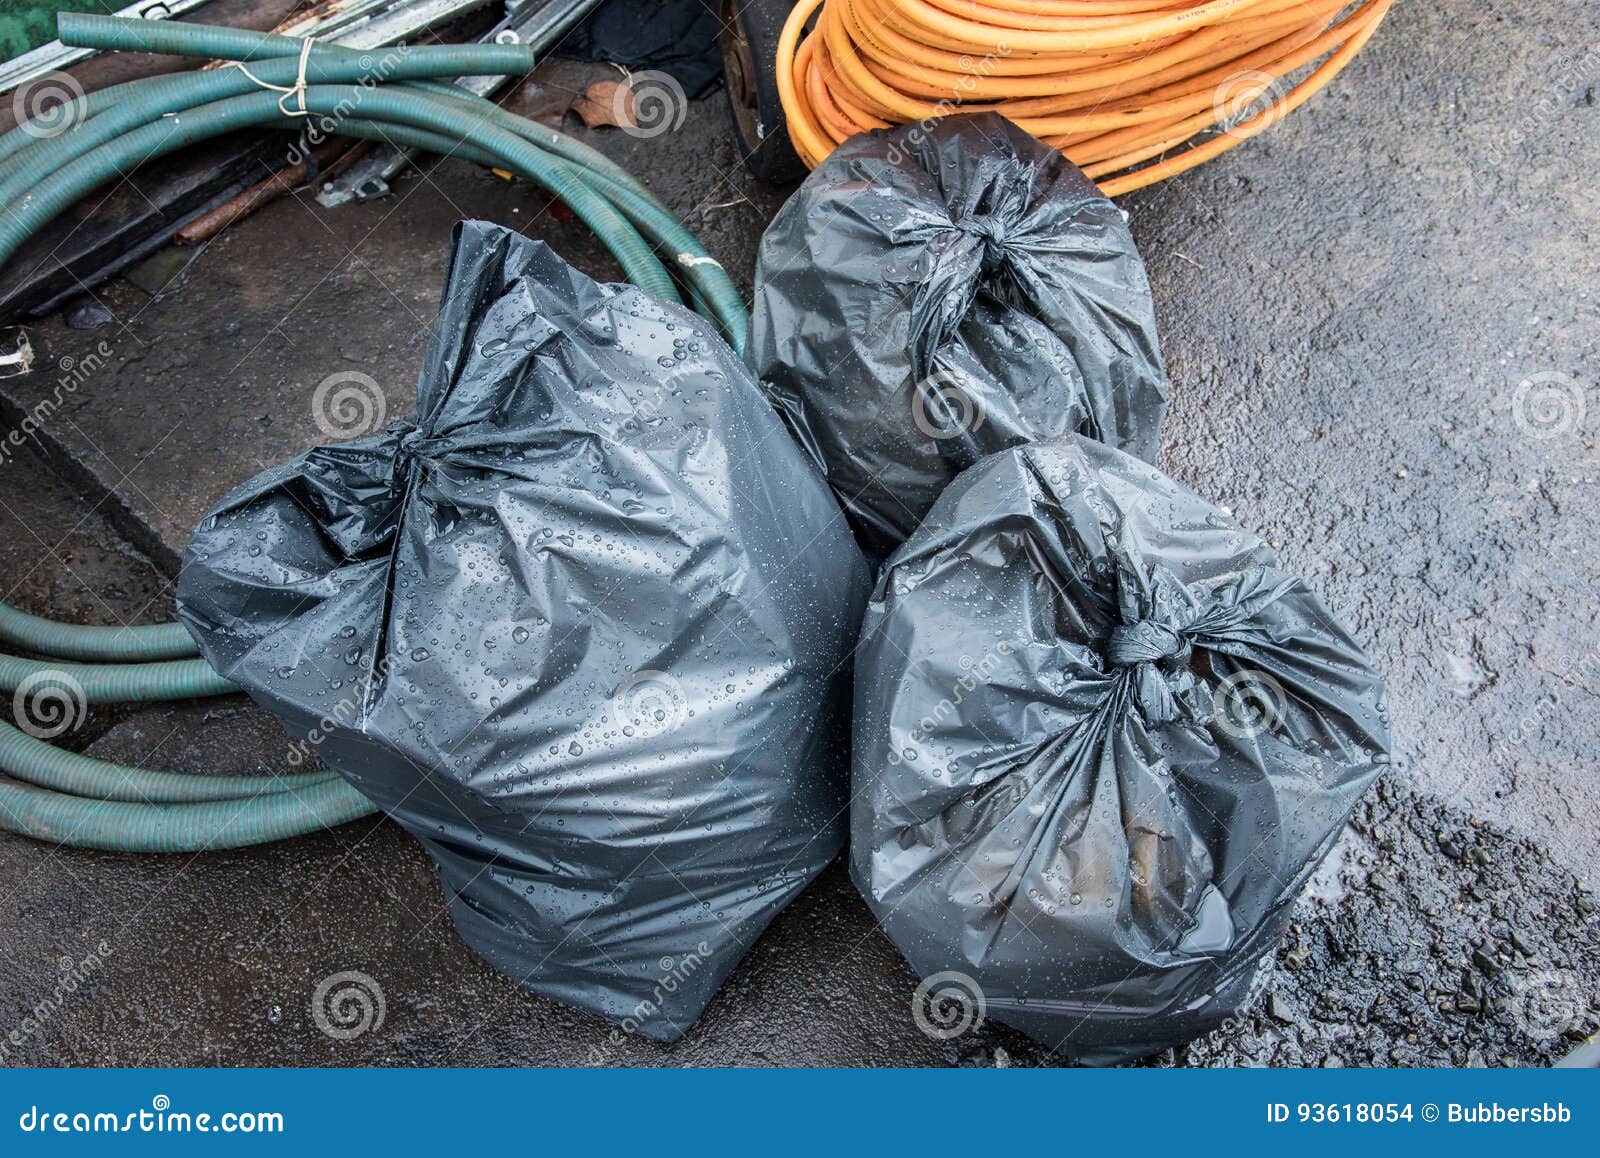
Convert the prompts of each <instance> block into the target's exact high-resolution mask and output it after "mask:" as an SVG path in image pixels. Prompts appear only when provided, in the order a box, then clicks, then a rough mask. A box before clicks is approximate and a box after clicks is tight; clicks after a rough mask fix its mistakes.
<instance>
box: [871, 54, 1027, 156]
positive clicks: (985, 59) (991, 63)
mask: <svg viewBox="0 0 1600 1158" xmlns="http://www.w3.org/2000/svg"><path fill="white" fill-rule="evenodd" d="M1010 55H1011V46H1010V45H1008V44H1006V43H1005V42H1004V41H1000V42H999V43H997V44H996V45H995V46H994V51H992V52H989V53H986V54H985V55H983V56H981V57H978V58H976V59H974V58H973V57H971V56H963V57H961V58H960V60H958V61H957V62H956V67H957V68H959V69H960V70H961V76H960V77H959V78H958V79H957V80H956V82H955V83H954V84H953V85H951V86H950V95H949V96H947V97H941V98H940V99H939V100H938V101H937V102H935V104H934V106H933V111H932V112H931V113H929V114H928V115H927V116H925V117H923V118H922V119H921V120H919V121H911V122H908V123H909V124H910V125H911V127H910V128H908V129H905V130H903V132H901V133H899V134H896V138H897V139H895V140H893V141H891V142H890V143H889V149H888V152H887V153H885V154H884V156H885V158H887V160H888V162H889V164H891V165H901V164H904V163H905V161H906V159H907V158H908V157H909V156H910V154H909V153H907V152H906V150H905V149H904V148H903V147H902V142H903V143H905V144H908V145H910V146H911V147H913V148H921V147H922V145H923V144H925V143H926V142H927V139H928V134H929V133H931V132H932V131H933V128H934V126H935V125H937V124H938V123H939V122H940V121H941V120H942V119H944V118H945V117H947V116H950V115H951V114H952V113H958V112H960V111H961V107H962V106H963V105H964V104H966V103H967V98H968V97H970V96H972V95H973V93H974V92H975V91H976V89H977V87H978V82H979V81H980V80H983V79H986V78H987V77H989V76H992V75H993V74H994V70H995V69H996V68H998V67H999V66H1000V62H1001V61H1002V60H1005V59H1006V58H1007V57H1009V56H1010Z"/></svg>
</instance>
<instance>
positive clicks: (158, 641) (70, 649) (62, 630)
mask: <svg viewBox="0 0 1600 1158" xmlns="http://www.w3.org/2000/svg"><path fill="white" fill-rule="evenodd" d="M0 644H4V645H6V646H8V647H15V648H20V649H21V650H23V651H31V652H33V653H35V654H36V655H55V656H60V657H61V658H62V659H80V660H98V661H103V662H106V663H128V662H139V661H143V660H151V659H187V658H188V657H190V656H195V655H199V654H200V653H199V652H198V651H196V650H195V646H194V640H192V639H190V638H189V633H188V632H187V631H185V630H184V629H183V625H182V624H179V623H158V624H154V625H152V626H150V627H85V626H82V625H80V624H76V623H57V622H56V621H55V620H53V619H45V618H43V617H42V616H38V615H29V614H28V613H27V612H26V611H19V610H18V609H17V608H15V607H8V606H6V605H5V604H4V603H0Z"/></svg>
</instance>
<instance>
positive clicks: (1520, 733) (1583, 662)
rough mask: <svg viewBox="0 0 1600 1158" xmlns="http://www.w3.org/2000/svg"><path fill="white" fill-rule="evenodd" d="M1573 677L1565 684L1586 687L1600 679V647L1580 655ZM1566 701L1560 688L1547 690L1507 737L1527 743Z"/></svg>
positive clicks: (1520, 717) (1518, 742)
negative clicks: (1590, 682)
mask: <svg viewBox="0 0 1600 1158" xmlns="http://www.w3.org/2000/svg"><path fill="white" fill-rule="evenodd" d="M1570 674H1571V676H1572V678H1571V679H1564V680H1563V684H1566V683H1576V684H1577V685H1578V686H1579V687H1584V686H1586V685H1587V684H1588V682H1589V681H1590V680H1596V681H1600V648H1590V649H1589V650H1588V651H1586V652H1584V653H1583V655H1581V656H1579V657H1578V662H1577V663H1575V664H1573V665H1572V669H1571V673H1570ZM1565 703H1566V697H1565V696H1564V695H1562V693H1561V691H1560V690H1556V691H1552V692H1547V693H1545V694H1544V695H1542V696H1540V697H1539V698H1538V699H1537V700H1535V701H1534V703H1533V708H1532V710H1531V711H1528V712H1525V713H1523V714H1522V715H1521V716H1519V717H1518V718H1517V722H1516V723H1515V724H1514V725H1513V726H1512V728H1511V730H1510V731H1509V732H1508V733H1506V738H1507V739H1508V740H1509V741H1510V742H1511V743H1513V744H1525V743H1527V742H1528V740H1529V739H1530V738H1531V737H1532V736H1533V734H1534V733H1535V732H1536V731H1539V730H1541V729H1542V728H1543V727H1544V724H1545V721H1546V720H1547V719H1549V718H1550V717H1552V716H1554V715H1555V714H1556V713H1557V712H1559V711H1560V710H1561V708H1562V707H1563V705H1564V704H1565Z"/></svg>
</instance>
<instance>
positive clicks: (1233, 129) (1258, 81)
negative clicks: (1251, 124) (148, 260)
mask: <svg viewBox="0 0 1600 1158" xmlns="http://www.w3.org/2000/svg"><path fill="white" fill-rule="evenodd" d="M1286 96H1287V94H1286V93H1285V91H1284V88H1283V85H1282V83H1281V82H1280V81H1279V80H1278V78H1277V77H1275V76H1273V75H1272V74H1271V73H1270V72H1263V71H1262V70H1261V69H1259V68H1247V69H1244V70H1243V71H1241V72H1236V73H1234V74H1233V75H1232V76H1230V77H1228V78H1227V79H1226V80H1224V81H1223V82H1222V83H1221V84H1219V85H1218V86H1217V89H1216V92H1215V93H1214V94H1213V95H1212V99H1211V109H1212V112H1213V113H1214V114H1215V115H1216V118H1217V128H1219V129H1221V130H1222V132H1223V133H1225V134H1227V135H1228V136H1239V135H1241V132H1240V131H1241V129H1242V128H1243V126H1244V124H1245V122H1246V121H1249V120H1251V119H1253V118H1254V117H1256V116H1257V115H1258V114H1260V113H1264V112H1268V111H1270V110H1271V109H1273V108H1275V107H1277V106H1279V105H1281V104H1283V102H1284V100H1285V98H1286Z"/></svg>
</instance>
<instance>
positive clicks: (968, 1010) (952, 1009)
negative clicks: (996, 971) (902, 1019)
mask: <svg viewBox="0 0 1600 1158" xmlns="http://www.w3.org/2000/svg"><path fill="white" fill-rule="evenodd" d="M988 1012H989V1004H988V1002H987V1001H985V1000H984V996H983V989H982V987H981V986H979V984H978V983H977V982H976V981H975V980H973V979H972V978H971V977H968V976H967V975H966V974H965V973H960V972H957V971H956V970H954V969H947V970H945V971H944V972H943V973H935V974H934V975H933V976H931V977H928V978H926V979H924V981H923V982H922V984H921V985H918V986H917V991H916V992H915V993H913V994H912V995H911V1020H912V1021H914V1022H916V1023H917V1028H918V1029H920V1030H921V1031H922V1032H923V1033H925V1034H927V1035H928V1036H929V1037H931V1038H933V1039H934V1040H935V1041H953V1040H955V1039H956V1038H958V1037H961V1036H963V1035H964V1034H968V1033H971V1032H973V1031H974V1030H976V1029H981V1028H982V1027H983V1019H984V1018H985V1017H986V1016H987V1015H988Z"/></svg>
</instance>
